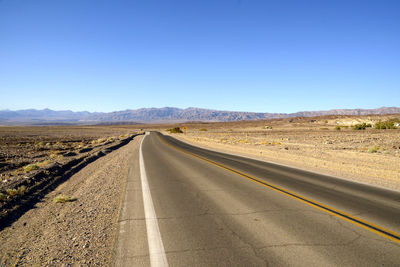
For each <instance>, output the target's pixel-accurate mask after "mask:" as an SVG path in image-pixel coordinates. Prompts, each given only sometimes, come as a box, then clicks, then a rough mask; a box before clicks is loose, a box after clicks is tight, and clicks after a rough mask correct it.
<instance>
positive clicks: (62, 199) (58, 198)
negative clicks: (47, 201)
mask: <svg viewBox="0 0 400 267" xmlns="http://www.w3.org/2000/svg"><path fill="white" fill-rule="evenodd" d="M76 200H77V198H76V197H72V196H67V195H63V194H61V195H58V196H56V197H55V198H54V199H53V202H54V203H65V202H73V201H76Z"/></svg>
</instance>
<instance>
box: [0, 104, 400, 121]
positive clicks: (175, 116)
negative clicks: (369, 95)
mask: <svg viewBox="0 0 400 267" xmlns="http://www.w3.org/2000/svg"><path fill="white" fill-rule="evenodd" d="M397 113H400V108H399V107H381V108H377V109H332V110H325V111H301V112H296V113H257V112H239V111H221V110H212V109H202V108H192V107H191V108H186V109H180V108H174V107H164V108H141V109H134V110H132V109H129V110H123V111H114V112H107V113H105V112H88V111H81V112H74V111H70V110H64V111H55V110H51V109H43V110H36V109H25V110H16V111H11V110H0V125H68V124H89V125H93V124H127V123H170V122H171V123H174V122H188V121H203V122H218V121H219V122H221V121H240V120H262V119H272V118H290V117H314V116H324V115H370V114H380V115H382V114H397Z"/></svg>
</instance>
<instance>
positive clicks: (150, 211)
mask: <svg viewBox="0 0 400 267" xmlns="http://www.w3.org/2000/svg"><path fill="white" fill-rule="evenodd" d="M146 135H148V133H146ZM146 135H145V136H144V137H143V139H142V142H141V143H140V149H139V166H140V180H141V183H142V193H143V206H144V214H145V220H146V229H147V241H148V244H149V254H150V264H151V266H152V267H158V266H168V261H167V256H166V255H165V250H164V244H163V242H162V239H161V233H160V228H159V227H158V222H157V215H156V212H155V210H154V205H153V200H152V198H151V193H150V187H149V183H148V180H147V175H146V169H145V166H144V160H143V152H142V144H143V140H144V139H145V138H146Z"/></svg>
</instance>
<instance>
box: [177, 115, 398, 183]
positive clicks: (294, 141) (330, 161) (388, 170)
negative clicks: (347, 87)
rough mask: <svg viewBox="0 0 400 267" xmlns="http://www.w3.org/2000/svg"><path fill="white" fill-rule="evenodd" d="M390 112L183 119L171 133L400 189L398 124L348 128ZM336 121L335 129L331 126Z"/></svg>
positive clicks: (203, 143) (199, 142)
mask: <svg viewBox="0 0 400 267" xmlns="http://www.w3.org/2000/svg"><path fill="white" fill-rule="evenodd" d="M391 117H393V116H359V117H355V116H352V117H349V116H329V117H318V118H295V119H283V120H282V119H281V120H271V121H258V122H236V123H207V124H200V123H199V124H192V125H190V124H187V128H188V129H187V131H186V133H184V134H172V135H173V136H174V137H176V138H178V139H181V140H183V141H186V142H188V143H191V144H194V145H198V146H202V147H204V148H208V149H213V150H218V151H222V152H227V153H233V154H238V155H242V156H248V157H252V158H257V159H261V160H266V161H270V162H275V163H280V164H285V165H289V166H294V167H297V168H301V169H306V170H311V171H314V172H319V173H323V174H328V175H333V176H337V177H341V178H345V179H351V180H354V181H358V182H363V183H368V184H372V185H376V186H381V187H385V188H390V189H395V190H400V129H395V130H376V129H373V128H368V129H367V130H352V129H351V127H348V126H349V125H352V124H354V123H361V122H367V123H372V124H373V123H374V122H376V121H378V120H385V119H387V118H391ZM394 117H399V116H398V115H397V116H394ZM338 125H339V126H341V129H340V130H336V128H337V126H338ZM265 126H269V128H272V129H265Z"/></svg>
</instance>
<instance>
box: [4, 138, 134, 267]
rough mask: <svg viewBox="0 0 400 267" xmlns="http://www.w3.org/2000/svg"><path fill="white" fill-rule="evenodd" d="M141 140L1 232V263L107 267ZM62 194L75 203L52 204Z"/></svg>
mask: <svg viewBox="0 0 400 267" xmlns="http://www.w3.org/2000/svg"><path fill="white" fill-rule="evenodd" d="M140 138H141V137H135V139H134V140H133V141H131V142H130V143H129V144H127V145H125V146H123V147H122V148H119V149H118V150H115V151H113V152H111V153H110V154H108V155H106V156H104V157H101V158H99V159H98V160H96V161H95V162H93V163H91V164H89V165H87V166H86V167H85V168H83V169H82V170H81V171H79V172H78V173H76V174H75V175H73V176H72V177H71V178H70V179H69V180H68V181H66V182H65V183H63V184H61V185H60V186H58V187H57V188H56V190H54V191H53V192H51V193H49V194H48V195H47V196H46V197H45V198H44V199H43V200H42V201H41V202H39V203H38V204H37V205H36V207H35V208H34V209H32V210H30V211H28V212H26V213H25V214H24V215H23V216H22V217H20V218H19V220H18V221H16V222H15V223H13V224H12V225H11V226H10V227H7V228H5V229H4V230H3V231H1V232H0V251H1V255H0V265H1V266H15V265H22V266H70V265H74V266H106V265H109V264H110V257H111V252H112V246H113V242H114V235H115V231H116V223H117V219H118V214H119V210H120V205H121V200H122V194H123V193H122V192H124V186H125V181H126V177H127V173H128V167H129V164H128V162H129V160H130V157H132V156H133V154H132V151H133V150H134V148H135V147H137V146H138V141H139V140H140ZM59 194H65V195H68V196H73V197H76V198H77V200H76V201H74V202H66V203H54V201H53V199H54V197H56V196H57V195H59Z"/></svg>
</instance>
